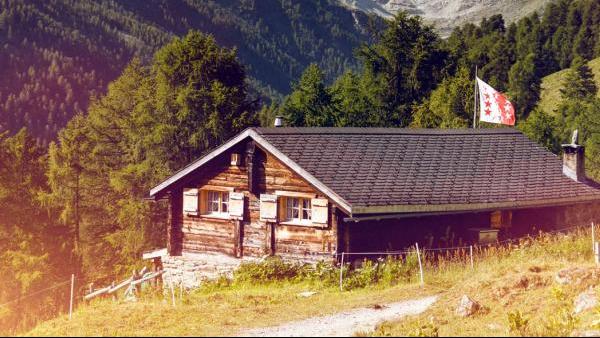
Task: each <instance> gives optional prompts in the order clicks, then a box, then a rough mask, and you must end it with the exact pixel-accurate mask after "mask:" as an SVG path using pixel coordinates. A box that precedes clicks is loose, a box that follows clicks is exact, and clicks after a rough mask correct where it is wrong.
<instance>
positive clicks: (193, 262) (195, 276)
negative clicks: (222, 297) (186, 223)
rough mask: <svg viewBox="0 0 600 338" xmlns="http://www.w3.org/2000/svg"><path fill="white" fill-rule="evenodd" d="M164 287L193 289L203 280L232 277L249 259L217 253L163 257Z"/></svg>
mask: <svg viewBox="0 0 600 338" xmlns="http://www.w3.org/2000/svg"><path fill="white" fill-rule="evenodd" d="M161 259H162V264H163V269H164V270H165V274H164V275H163V280H164V285H165V287H168V286H169V285H170V282H171V281H172V282H173V285H175V286H179V285H181V283H183V286H184V288H186V289H193V288H197V287H199V286H200V284H201V283H202V282H203V281H205V280H214V279H217V278H219V277H220V276H223V275H224V276H227V277H229V278H231V277H232V275H233V271H234V270H235V269H237V268H238V267H239V266H240V264H241V263H242V262H244V261H249V259H247V258H244V259H239V258H235V257H231V256H228V255H224V254H218V253H186V252H184V253H183V254H182V255H181V256H170V255H167V256H163V257H162V258H161Z"/></svg>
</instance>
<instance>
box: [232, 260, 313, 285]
mask: <svg viewBox="0 0 600 338" xmlns="http://www.w3.org/2000/svg"><path fill="white" fill-rule="evenodd" d="M304 269H305V267H304V266H303V265H300V264H296V263H288V262H284V261H283V260H282V259H281V258H280V257H277V256H273V257H268V258H267V259H265V260H264V261H262V262H248V263H243V264H242V265H240V267H239V268H238V269H237V270H236V271H235V272H234V273H233V281H234V282H235V283H243V282H250V283H264V282H274V281H286V280H292V279H297V278H298V277H299V276H302V275H305V273H304V272H303V271H302V270H304Z"/></svg>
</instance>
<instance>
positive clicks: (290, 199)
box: [282, 196, 312, 225]
mask: <svg viewBox="0 0 600 338" xmlns="http://www.w3.org/2000/svg"><path fill="white" fill-rule="evenodd" d="M282 198H285V212H284V215H285V217H284V219H283V222H282V223H283V224H301V225H311V224H312V205H311V199H310V198H306V197H297V196H282ZM295 214H297V217H295V216H296V215H295Z"/></svg>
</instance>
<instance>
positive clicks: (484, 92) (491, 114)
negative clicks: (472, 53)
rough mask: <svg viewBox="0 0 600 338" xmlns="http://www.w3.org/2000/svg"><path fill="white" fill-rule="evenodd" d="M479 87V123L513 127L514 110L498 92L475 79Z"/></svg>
mask: <svg viewBox="0 0 600 338" xmlns="http://www.w3.org/2000/svg"><path fill="white" fill-rule="evenodd" d="M477 85H478V87H479V97H480V100H479V104H480V107H481V112H480V114H479V121H484V122H490V123H501V124H507V125H510V126H514V125H515V108H514V107H513V105H512V103H510V101H509V100H508V99H507V98H506V96H504V95H503V94H502V93H500V92H499V91H497V90H495V89H494V88H492V86H490V85H489V84H487V83H485V82H483V81H482V80H481V79H480V78H477Z"/></svg>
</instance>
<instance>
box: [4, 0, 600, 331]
mask: <svg viewBox="0 0 600 338" xmlns="http://www.w3.org/2000/svg"><path fill="white" fill-rule="evenodd" d="M0 6H1V7H0V8H1V12H0V31H1V32H2V35H1V36H0V39H2V46H1V48H2V50H1V52H0V53H2V57H1V58H0V64H1V65H2V67H1V68H0V69H1V71H2V76H1V77H0V104H1V106H0V126H2V129H1V130H2V132H0V248H2V249H1V250H0V284H1V285H3V287H2V288H0V303H5V302H10V303H8V306H5V307H3V308H1V309H0V332H3V333H15V332H19V330H22V329H24V328H27V327H29V326H31V325H33V324H34V323H35V322H37V321H40V320H43V319H45V318H49V317H52V316H55V315H56V313H58V312H60V311H64V310H65V305H66V304H64V302H63V299H64V297H66V293H67V292H68V290H67V289H64V290H63V289H60V290H62V291H56V292H52V293H40V294H39V295H38V296H37V297H35V298H33V299H25V298H24V299H22V300H20V297H22V296H24V295H28V294H31V293H35V292H37V291H40V290H43V289H44V288H45V287H47V286H48V285H54V284H57V283H61V282H64V281H66V280H68V279H69V277H70V275H71V274H72V273H74V274H75V275H76V276H77V280H78V286H79V287H80V288H84V287H85V285H86V284H87V283H89V282H96V283H108V282H111V281H113V280H117V279H119V278H121V277H122V276H125V275H128V274H129V273H131V269H132V268H134V267H136V266H139V265H140V264H141V262H140V257H141V253H142V252H143V251H144V250H147V249H152V248H155V247H161V246H164V242H165V238H164V236H165V231H164V223H165V220H166V205H163V203H162V202H150V201H147V200H145V199H144V197H146V196H147V194H148V191H149V189H150V188H151V187H152V186H154V185H155V184H157V183H158V182H160V181H161V180H162V179H164V178H165V177H167V176H168V175H170V174H171V173H173V172H174V171H176V170H178V169H180V168H181V167H183V166H185V165H186V164H187V163H189V162H190V161H191V160H193V159H195V158H197V157H198V156H200V155H201V154H203V153H204V152H206V151H207V150H209V149H211V148H212V147H215V146H216V145H218V144H219V143H221V142H222V141H224V140H226V139H228V138H230V137H232V136H233V135H235V134H236V133H238V132H239V131H241V130H243V129H244V128H246V127H248V126H256V125H270V124H271V123H272V121H273V119H274V116H276V115H282V116H284V117H285V120H286V123H287V124H288V125H292V126H340V127H343V126H358V127H371V126H372V127H376V126H377V127H379V126H382V127H424V128H457V127H468V126H470V125H471V124H472V118H473V117H472V112H473V95H474V86H473V81H474V69H475V67H476V66H477V67H478V74H479V77H480V78H482V79H484V80H485V81H487V82H488V83H489V84H490V85H492V86H494V87H495V88H496V89H498V90H501V91H503V92H506V93H507V94H508V96H509V97H510V99H511V101H512V102H513V103H514V105H515V107H516V109H517V128H520V129H521V130H523V131H524V132H525V133H526V134H527V135H528V136H529V137H530V138H532V139H533V140H535V141H537V142H538V143H540V144H541V145H542V146H544V147H547V148H548V149H550V150H552V151H553V152H555V153H559V152H560V147H559V145H560V143H564V142H566V141H568V139H569V134H570V132H571V131H572V130H573V129H579V131H580V139H581V142H582V143H583V144H585V145H586V151H587V154H586V155H587V160H588V161H589V162H588V165H587V167H588V170H589V172H588V175H590V176H591V177H594V178H595V179H599V178H600V163H599V162H598V161H599V160H598V159H599V158H600V157H599V156H598V152H600V125H598V124H599V123H600V101H599V99H598V98H597V95H596V94H597V91H598V88H597V85H596V84H595V83H594V81H593V76H592V74H591V71H590V69H589V67H588V66H587V65H586V61H588V60H591V59H593V58H596V57H599V56H600V0H560V1H556V2H554V3H552V4H550V5H548V7H546V9H545V11H544V12H543V13H538V14H533V15H531V16H528V17H525V18H522V19H520V20H519V21H518V22H515V23H510V24H507V23H505V22H504V20H503V18H502V17H501V16H500V15H497V16H492V17H490V18H484V19H482V21H481V22H480V23H479V24H477V25H474V24H467V25H464V26H462V27H459V28H457V29H455V30H454V32H453V33H452V34H451V35H450V36H449V37H448V38H445V39H443V38H441V37H440V36H439V35H438V33H437V32H436V31H435V29H434V28H433V27H430V26H428V25H426V24H424V23H423V22H422V20H421V19H420V18H419V17H411V16H408V15H407V14H406V13H402V12H400V13H399V14H398V15H396V17H395V18H394V19H393V20H390V21H386V22H382V21H381V19H375V18H367V17H366V16H364V15H363V16H361V17H360V18H359V16H360V15H358V14H355V16H353V14H352V13H351V12H349V11H348V10H346V9H343V8H341V7H338V6H337V5H335V4H333V3H331V2H329V1H325V0H322V1H297V2H292V1H262V0H261V1H258V0H257V1H252V0H245V1H242V0H239V1H233V0H232V1H219V2H217V3H215V2H205V1H181V2H179V1H178V2H172V1H158V0H153V1H124V2H117V1H99V2H96V1H67V0H61V1H59V0H55V1H48V2H39V3H38V2H35V3H33V2H28V1H11V0H2V1H1V2H0ZM357 15H358V16H357ZM357 22H358V23H360V26H357ZM360 27H362V28H360ZM234 47H235V48H234ZM562 69H569V70H568V76H567V77H566V79H565V84H564V86H563V87H564V89H563V90H562V91H561V103H560V104H559V105H558V106H556V107H554V109H553V110H552V111H543V110H540V109H539V108H537V103H538V101H539V97H540V90H541V88H540V83H541V79H542V78H543V77H544V76H546V75H549V74H551V73H554V72H556V71H558V70H562ZM482 127H494V126H493V125H483V126H482ZM15 299H16V300H18V301H13V300H15Z"/></svg>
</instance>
